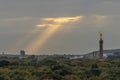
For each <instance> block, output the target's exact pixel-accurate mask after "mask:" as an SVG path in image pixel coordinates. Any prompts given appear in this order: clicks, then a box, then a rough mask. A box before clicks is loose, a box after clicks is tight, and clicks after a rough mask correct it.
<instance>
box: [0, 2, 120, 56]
mask: <svg viewBox="0 0 120 80" xmlns="http://www.w3.org/2000/svg"><path fill="white" fill-rule="evenodd" d="M119 25H120V1H119V0H114V1H113V0H74V1H73V0H44V1H43V0H34V1H33V0H1V1H0V52H4V51H5V52H10V53H16V52H19V51H20V50H25V51H26V52H27V53H30V54H34V53H35V54H43V53H44V54H59V53H62V54H66V53H68V54H84V53H88V52H91V51H97V50H99V47H98V46H99V36H98V33H99V32H103V34H104V36H103V39H104V42H105V43H104V49H120V35H119V34H120V32H119V29H120V27H119Z"/></svg>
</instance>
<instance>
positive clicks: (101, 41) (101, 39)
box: [99, 32, 103, 59]
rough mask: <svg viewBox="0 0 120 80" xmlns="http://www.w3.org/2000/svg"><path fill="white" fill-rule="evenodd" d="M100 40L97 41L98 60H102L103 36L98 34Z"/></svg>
mask: <svg viewBox="0 0 120 80" xmlns="http://www.w3.org/2000/svg"><path fill="white" fill-rule="evenodd" d="M99 35H100V40H99V58H100V59H103V34H102V33H101V32H100V33H99Z"/></svg>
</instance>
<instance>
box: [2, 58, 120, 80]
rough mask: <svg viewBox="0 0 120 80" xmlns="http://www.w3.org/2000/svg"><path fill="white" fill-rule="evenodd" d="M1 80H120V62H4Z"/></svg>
mask: <svg viewBox="0 0 120 80" xmlns="http://www.w3.org/2000/svg"><path fill="white" fill-rule="evenodd" d="M0 80H120V60H102V61H100V60H92V59H66V58H63V59H59V58H55V57H47V58H37V59H36V58H35V59H30V58H26V59H19V58H7V59H0Z"/></svg>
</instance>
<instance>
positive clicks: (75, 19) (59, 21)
mask: <svg viewBox="0 0 120 80" xmlns="http://www.w3.org/2000/svg"><path fill="white" fill-rule="evenodd" d="M82 18H83V16H75V17H58V18H43V19H42V21H43V22H44V23H43V24H38V25H36V26H37V27H53V26H56V25H59V26H61V25H63V24H66V23H70V22H78V21H80V20H81V19H82ZM46 22H47V23H46Z"/></svg>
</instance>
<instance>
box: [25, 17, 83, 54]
mask: <svg viewBox="0 0 120 80" xmlns="http://www.w3.org/2000/svg"><path fill="white" fill-rule="evenodd" d="M82 18H83V16H75V17H59V18H44V19H42V20H43V21H44V23H43V24H38V25H36V27H40V28H41V27H47V28H46V30H45V31H44V32H43V33H42V34H40V35H39V36H38V37H37V38H36V39H35V40H33V42H32V43H31V44H29V45H28V46H27V47H26V51H27V52H28V53H30V54H33V53H36V52H38V50H39V49H41V47H42V46H43V45H44V44H45V43H46V42H47V40H48V39H49V38H50V37H51V36H52V35H53V34H54V33H55V32H56V31H57V30H58V29H59V27H61V26H63V25H65V24H69V23H75V22H78V21H81V20H82ZM46 22H47V23H46Z"/></svg>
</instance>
